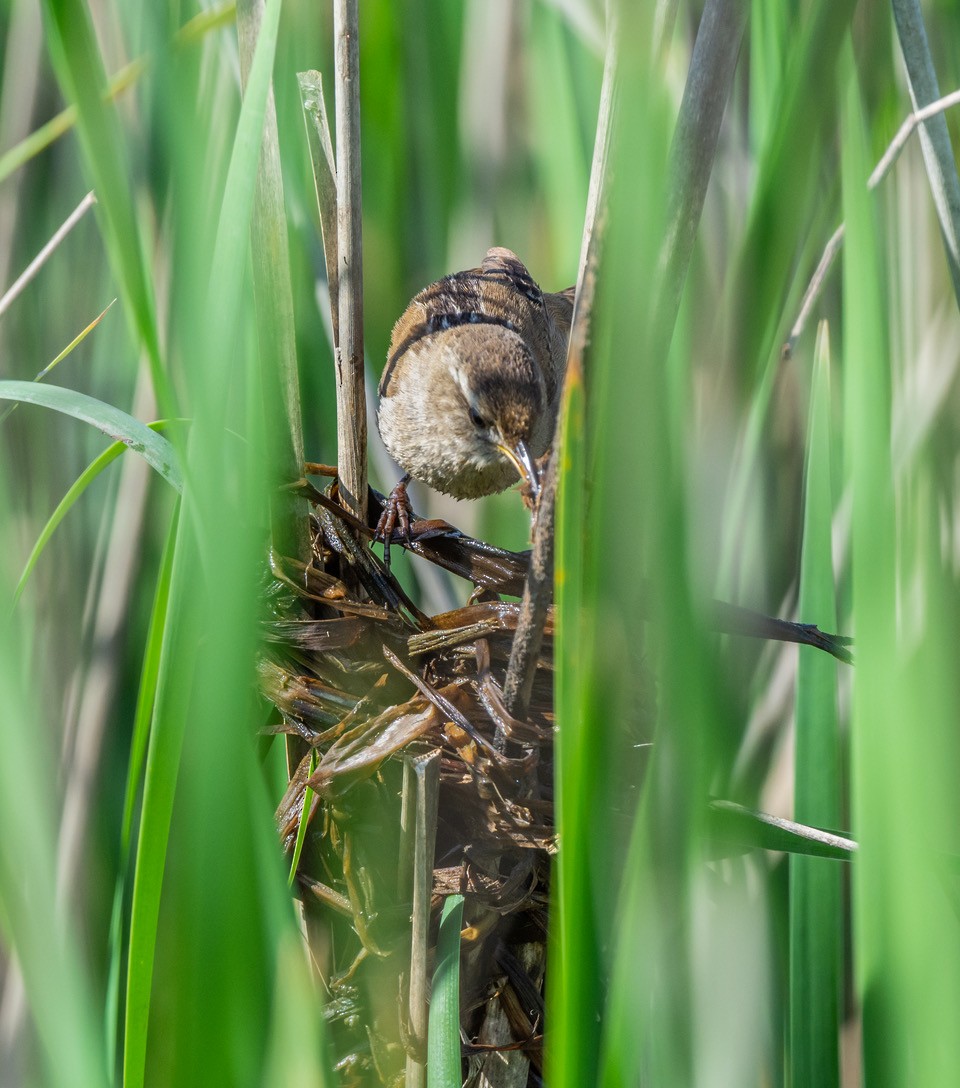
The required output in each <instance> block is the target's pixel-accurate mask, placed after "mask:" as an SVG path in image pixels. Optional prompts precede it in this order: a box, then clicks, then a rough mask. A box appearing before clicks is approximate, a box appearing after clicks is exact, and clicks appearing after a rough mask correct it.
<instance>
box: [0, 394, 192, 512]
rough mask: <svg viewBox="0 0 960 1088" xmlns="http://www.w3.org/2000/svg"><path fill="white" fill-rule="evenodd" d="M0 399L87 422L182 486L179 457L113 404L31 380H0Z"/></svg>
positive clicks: (163, 439)
mask: <svg viewBox="0 0 960 1088" xmlns="http://www.w3.org/2000/svg"><path fill="white" fill-rule="evenodd" d="M0 400H13V401H19V402H20V403H23V404H39V405H41V406H43V407H44V408H52V409H53V410H54V411H55V412H62V413H63V414H64V415H68V416H73V418H74V419H79V420H81V421H82V422H84V423H89V424H91V425H92V426H94V427H96V428H97V429H98V430H101V431H103V433H104V434H106V435H108V436H109V437H110V438H113V439H115V440H117V441H119V442H123V443H124V445H126V446H129V447H130V449H132V450H133V451H134V452H135V453H139V454H140V455H141V457H143V459H144V460H145V461H146V462H147V464H148V465H150V467H151V468H153V469H156V471H157V472H159V473H160V475H161V476H162V477H163V478H164V479H165V480H166V481H167V483H168V484H170V486H171V487H173V488H175V489H176V490H177V491H181V490H182V489H183V478H182V475H181V472H180V463H179V457H178V456H177V452H176V450H175V449H174V448H173V446H171V445H170V443H169V442H168V441H167V440H166V439H165V438H164V437H163V436H162V435H159V434H157V433H156V431H153V430H151V429H150V428H149V427H148V426H147V424H146V423H141V422H140V420H139V419H134V418H133V416H130V415H127V413H126V412H121V411H120V409H119V408H114V406H113V405H112V404H106V403H104V402H103V401H101V400H97V399H96V398H94V397H88V396H87V394H86V393H78V392H77V391H76V390H74V389H64V388H62V387H61V386H58V385H38V384H36V383H34V382H18V381H0Z"/></svg>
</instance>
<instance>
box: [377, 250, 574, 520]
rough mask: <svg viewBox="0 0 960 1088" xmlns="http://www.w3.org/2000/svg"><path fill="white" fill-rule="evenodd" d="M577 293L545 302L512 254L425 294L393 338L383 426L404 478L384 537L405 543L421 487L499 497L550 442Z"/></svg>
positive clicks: (534, 484)
mask: <svg viewBox="0 0 960 1088" xmlns="http://www.w3.org/2000/svg"><path fill="white" fill-rule="evenodd" d="M573 293H574V289H573V288H572V287H571V288H569V289H567V290H566V291H561V292H559V293H558V294H549V293H544V292H543V291H541V290H540V288H539V287H538V286H537V284H536V283H535V282H534V281H533V278H532V277H531V275H530V273H529V272H528V271H527V269H526V267H525V266H524V264H523V262H522V261H521V260H520V259H519V258H518V257H517V256H516V254H514V253H511V252H510V250H509V249H502V248H499V247H498V248H495V249H491V250H490V251H489V252H488V253H487V255H486V257H485V258H484V261H483V264H482V265H481V266H480V267H479V268H471V269H469V270H467V271H465V272H455V273H453V274H452V275H449V276H444V278H443V279H442V280H438V281H437V282H436V283H433V284H431V285H430V286H429V287H425V288H424V289H423V290H422V291H421V292H420V293H419V294H418V295H416V296H415V297H414V298H413V300H412V301H411V302H410V305H409V306H408V307H407V308H406V310H405V311H404V312H403V315H402V316H401V318H400V320H399V321H398V322H397V323H396V325H395V326H394V329H393V336H392V338H391V341H390V350H389V353H388V355H387V365H386V367H385V368H384V371H383V377H382V378H381V379H380V408H379V411H378V413H377V423H378V426H379V428H380V434H381V436H382V438H383V441H384V445H385V446H386V447H387V449H388V450H389V451H390V454H391V455H392V456H393V458H394V460H395V461H397V463H398V464H399V465H400V466H401V467H402V468H403V469H404V470H405V471H406V474H407V475H406V476H405V477H404V478H403V479H402V480H401V481H400V483H399V484H398V485H397V487H396V488H394V490H393V492H392V493H391V496H390V501H389V502H388V504H387V508H386V509H385V510H384V515H383V517H382V518H381V520H380V525H379V526H378V528H377V535H378V536H379V537H380V538H382V539H383V540H385V541H389V539H390V537H391V536H392V534H393V528H394V525H395V524H396V522H397V521H398V520H399V522H400V527H401V530H402V531H404V532H405V533H407V534H408V533H409V528H408V526H409V522H408V518H409V505H408V503H407V500H406V494H405V484H406V482H407V481H408V480H409V479H410V477H411V476H412V477H415V478H416V479H418V480H422V481H423V482H424V483H426V484H429V485H430V486H431V487H433V488H435V489H436V490H437V491H442V492H444V493H445V494H447V495H453V496H454V497H455V498H458V499H476V498H479V497H480V496H481V495H490V494H492V493H493V492H495V491H503V490H504V489H505V488H507V487H509V486H510V485H511V484H512V483H515V482H516V480H517V478H518V475H519V476H522V477H524V479H525V480H526V481H527V483H528V484H529V486H530V488H531V490H532V491H533V493H534V495H536V493H537V490H538V487H539V484H538V479H537V470H536V465H535V460H536V458H538V457H540V456H541V455H542V454H543V453H544V452H545V451H546V449H547V447H548V446H549V444H550V441H551V439H552V437H553V430H554V423H555V421H556V415H557V402H558V399H559V395H560V386H561V384H562V381H563V371H564V367H565V365H566V357H567V340H568V338H569V335H570V321H571V317H572V314H573Z"/></svg>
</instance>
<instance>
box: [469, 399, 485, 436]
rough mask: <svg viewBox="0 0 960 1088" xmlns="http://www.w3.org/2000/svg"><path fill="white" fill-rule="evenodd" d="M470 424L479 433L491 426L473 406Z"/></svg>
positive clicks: (470, 410)
mask: <svg viewBox="0 0 960 1088" xmlns="http://www.w3.org/2000/svg"><path fill="white" fill-rule="evenodd" d="M469 415H470V422H471V423H472V424H473V425H474V427H476V428H477V430H478V431H485V430H486V429H487V427H488V426H489V424H488V423H487V421H486V420H485V419H484V418H483V416H482V415H480V413H479V412H478V411H477V410H476V408H474V407H473V406H472V405H471V407H470V409H469Z"/></svg>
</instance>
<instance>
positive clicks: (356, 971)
mask: <svg viewBox="0 0 960 1088" xmlns="http://www.w3.org/2000/svg"><path fill="white" fill-rule="evenodd" d="M308 497H309V499H310V502H311V505H312V508H313V512H312V514H311V519H310V521H311V537H312V549H313V561H312V562H311V564H310V565H309V566H307V567H305V566H304V565H303V564H302V563H298V562H295V561H292V560H290V559H276V560H275V562H274V576H275V582H274V584H273V591H272V603H273V619H272V620H271V622H270V623H269V624H268V646H269V649H268V652H267V653H266V654H265V656H264V658H263V660H262V662H261V666H260V682H261V689H262V691H263V693H264V694H265V695H266V697H267V698H268V699H269V700H270V701H271V702H272V703H273V704H274V706H275V707H276V708H277V710H278V711H279V718H280V721H279V724H277V725H275V726H274V727H272V731H273V732H279V733H285V734H287V735H288V737H289V738H290V739H289V740H288V757H289V756H290V755H291V754H292V759H291V760H290V763H291V775H290V783H289V787H288V789H287V791H286V794H285V796H284V798H283V800H282V802H281V804H280V806H279V808H278V812H277V820H278V826H279V831H280V836H281V840H282V843H283V846H284V849H285V850H286V851H288V854H292V853H293V851H294V846H295V842H296V840H297V836H298V831H299V829H300V827H301V822H302V821H305V822H306V836H305V838H304V846H303V851H302V854H301V856H300V862H299V866H298V871H297V886H298V888H299V890H300V894H301V898H302V900H303V903H304V907H305V913H306V917H307V923H308V927H307V928H308V935H309V937H310V942H311V949H312V951H313V955H314V958H315V961H316V963H317V966H318V969H319V970H320V973H321V976H322V978H323V981H324V984H325V986H326V988H327V990H328V996H329V1001H328V1004H327V1006H326V1016H327V1020H328V1027H329V1035H330V1037H331V1039H332V1049H333V1051H334V1055H333V1056H334V1061H335V1063H336V1065H337V1068H338V1070H339V1072H340V1076H341V1083H343V1084H345V1085H352V1084H357V1085H359V1084H399V1083H403V1081H404V1076H405V1073H404V1070H405V1068H406V1069H407V1070H409V1068H410V1065H409V1063H410V1062H413V1063H422V1061H423V1060H424V1052H423V1046H424V1040H423V1038H421V1037H420V1035H419V1033H418V1031H417V1030H416V1024H415V1023H414V1021H415V1020H416V1009H415V1005H416V1000H415V999H414V1000H413V1002H411V987H414V988H415V986H414V980H415V978H416V976H417V973H418V972H420V973H421V974H423V975H424V976H425V977H429V973H430V970H431V969H432V962H433V947H434V941H435V938H436V930H437V921H438V917H439V910H440V907H441V904H442V901H443V897H444V896H446V895H449V894H452V893H457V892H459V893H463V894H464V895H465V897H466V902H465V908H464V927H465V928H464V930H463V936H462V953H461V1009H462V1015H461V1029H462V1037H463V1038H464V1040H465V1047H464V1050H465V1054H466V1056H467V1058H468V1062H467V1067H466V1068H467V1081H468V1083H476V1084H482V1083H487V1079H486V1078H487V1077H488V1076H489V1065H490V1063H491V1062H493V1063H500V1064H503V1063H504V1062H505V1061H508V1062H510V1063H512V1064H513V1066H514V1067H516V1064H517V1062H518V1061H520V1062H521V1064H522V1069H523V1072H522V1073H521V1075H520V1079H519V1080H517V1074H516V1071H515V1072H514V1078H513V1080H512V1081H511V1083H520V1084H523V1083H531V1084H538V1083H540V1065H541V1048H540V1039H541V1033H542V1019H543V982H544V953H543V947H544V941H545V933H546V905H547V894H548V883H549V855H550V853H551V852H552V850H553V834H554V822H553V804H552V798H553V786H552V777H553V750H552V735H553V618H552V613H551V614H549V615H548V618H547V623H546V629H545V632H544V640H543V646H542V649H541V651H540V659H539V663H538V667H537V670H536V674H535V677H534V683H533V692H532V697H531V699H530V704H529V710H528V712H527V713H526V715H525V718H524V720H523V721H518V720H516V719H514V718H513V717H511V715H510V714H509V713H508V712H507V709H506V707H505V705H504V699H503V693H502V688H501V684H502V680H503V677H504V675H505V671H506V667H507V661H508V658H509V655H510V649H511V645H512V641H513V635H514V632H515V630H516V626H517V620H518V612H519V605H518V604H517V603H514V602H508V601H504V600H501V599H500V595H501V594H503V595H510V596H519V595H520V594H521V593H522V589H523V582H524V577H525V574H526V569H527V564H528V555H527V554H526V553H513V552H507V551H503V550H501V549H498V548H493V547H491V546H489V545H487V544H484V543H483V542H481V541H477V540H473V539H471V538H469V537H467V536H464V535H463V534H462V533H460V532H458V531H457V530H456V529H454V528H453V527H452V526H450V525H448V524H446V523H445V522H426V521H423V520H417V521H415V522H414V524H413V526H412V534H411V535H412V538H413V540H414V541H415V543H413V544H412V546H411V550H412V551H414V552H415V553H416V554H417V555H419V556H421V557H422V558H423V559H425V560H427V561H429V562H432V563H435V564H438V565H440V566H442V567H444V568H446V569H447V570H450V571H452V572H454V573H455V574H457V575H460V576H461V577H464V578H466V579H468V580H469V581H471V582H472V583H473V584H474V586H475V587H476V589H475V593H474V595H473V597H472V598H471V603H470V604H468V605H467V606H466V607H464V608H460V609H457V610H455V611H453V612H447V613H444V614H442V615H436V616H426V615H424V614H423V613H422V612H421V611H420V610H419V609H418V608H417V607H416V606H415V605H414V604H413V602H412V601H411V600H410V599H409V598H408V597H407V596H406V594H405V593H404V591H403V589H402V588H401V586H400V584H399V583H398V582H397V581H396V579H395V578H394V577H393V576H392V575H391V574H390V573H389V572H388V570H387V569H386V568H385V567H384V565H383V563H382V562H381V561H380V559H379V557H378V556H376V555H375V554H374V553H373V552H372V551H371V549H370V548H369V547H368V546H367V540H368V539H369V537H370V529H369V527H368V526H364V525H361V524H360V523H359V522H357V521H356V519H354V518H353V517H352V516H351V515H349V514H348V513H346V512H345V511H344V510H343V509H342V508H341V507H340V506H339V504H338V502H337V501H336V483H335V482H334V484H333V485H332V486H331V488H330V489H328V492H327V493H324V494H322V493H320V492H319V491H317V490H315V489H313V488H312V487H309V485H308ZM381 502H382V500H381V499H380V497H379V496H377V495H375V493H371V502H370V507H371V514H370V516H371V520H372V522H374V523H375V521H376V518H377V516H378V515H379V510H380V504H381ZM424 767H430V768H431V772H430V773H432V774H433V776H434V781H435V782H436V772H437V768H438V769H439V776H438V779H439V780H438V784H437V785H436V787H435V790H434V792H433V795H432V796H435V797H436V803H435V804H436V807H435V849H434V850H432V851H431V850H430V844H431V842H432V840H433V837H434V822H433V813H434V809H433V805H432V798H431V794H430V790H429V788H427V789H426V793H425V794H423V795H418V794H417V793H416V784H417V783H418V782H419V783H421V790H422V789H423V788H424V787H423V786H422V784H423V783H424V782H428V781H429V778H430V776H429V774H427V775H426V777H425V775H424V772H423V768H424ZM308 789H309V790H310V791H311V792H310V794H308V793H307V790H308ZM307 796H309V798H310V801H309V805H308V808H307V812H306V815H305V816H304V815H303V813H304V799H305V797H307ZM424 796H425V797H426V798H427V800H426V802H424ZM418 798H419V799H418ZM418 804H419V805H420V811H426V813H427V816H426V820H425V827H426V830H425V831H424V821H421V826H420V830H419V832H418V831H417V830H416V825H417V821H416V820H414V819H412V817H411V814H412V813H413V811H414V809H415V808H416V806H417V805H418ZM300 833H301V835H302V834H303V832H300ZM418 836H419V841H418ZM425 850H426V851H427V852H428V854H429V855H431V864H432V879H430V880H429V883H430V885H431V888H430V921H429V926H427V924H426V920H425V921H424V927H425V938H426V939H425V942H424V943H425V948H421V949H419V951H418V950H417V948H416V937H415V936H414V939H413V942H412V941H411V911H412V909H413V908H412V902H413V898H412V895H413V893H412V890H411V889H412V887H413V886H414V885H415V881H416V876H415V856H416V855H417V853H418V851H419V852H420V854H421V855H422V854H423V852H424V851H425ZM423 873H424V874H428V873H429V868H427V869H424V870H423ZM424 879H425V880H426V879H428V877H427V876H426V875H425V877H424ZM425 911H426V907H425V906H424V914H425ZM414 933H416V926H415V925H414ZM412 1008H413V1012H411V1009H412ZM421 1031H422V1028H421ZM505 1056H506V1057H505Z"/></svg>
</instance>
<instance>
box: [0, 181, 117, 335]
mask: <svg viewBox="0 0 960 1088" xmlns="http://www.w3.org/2000/svg"><path fill="white" fill-rule="evenodd" d="M96 202H97V198H96V197H95V196H94V194H93V193H87V195H86V196H85V197H84V198H83V200H81V201H80V203H79V204H78V205H77V206H76V207H75V208H74V209H73V211H72V212H71V213H70V214H69V215H68V216H67V218H66V219H65V220H64V221H63V223H61V225H60V226H59V227H57V229H56V230H55V231H54V232H53V235H52V236H51V238H50V240H49V241H48V242H47V243H46V245H44V246H43V248H42V249H41V250H40V252H39V253H38V254H37V255H36V257H34V258H33V260H32V261H31V262H30V263H29V264H28V265H27V267H26V268H25V269H24V270H23V272H21V273H20V275H19V276H18V277H17V278H16V280H15V281H14V282H13V283H12V284H11V285H10V288H9V289H8V290H7V291H5V292H4V294H3V296H2V297H0V317H2V316H3V315H4V314H5V313H6V312H7V310H8V309H9V308H10V306H11V305H12V304H13V302H14V300H15V299H16V298H17V296H18V295H19V294H20V293H21V291H23V289H24V288H25V287H26V286H27V284H28V283H29V282H30V281H31V280H32V279H33V278H34V276H36V274H37V273H38V272H39V271H40V269H41V268H42V267H43V266H44V264H46V262H47V260H48V259H49V257H50V256H51V254H52V253H53V252H54V250H56V248H57V246H59V245H60V243H61V242H62V241H63V240H64V238H66V236H67V235H68V234H69V233H70V231H72V230H73V228H74V227H75V226H76V225H77V223H79V222H80V220H81V219H82V218H83V217H84V216H85V215H86V214H87V212H88V211H89V210H90V209H91V208H92V207H93V206H94V204H96Z"/></svg>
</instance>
